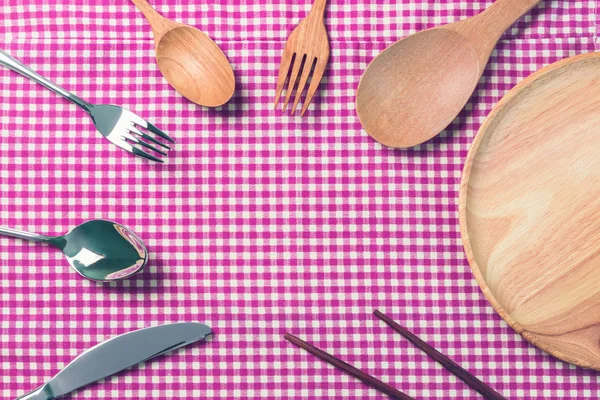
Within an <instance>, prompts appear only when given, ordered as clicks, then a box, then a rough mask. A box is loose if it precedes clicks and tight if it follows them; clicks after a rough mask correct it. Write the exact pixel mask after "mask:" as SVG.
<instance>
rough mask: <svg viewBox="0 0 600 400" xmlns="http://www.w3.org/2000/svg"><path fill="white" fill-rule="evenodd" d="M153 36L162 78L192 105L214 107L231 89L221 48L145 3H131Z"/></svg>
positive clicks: (142, 0)
mask: <svg viewBox="0 0 600 400" xmlns="http://www.w3.org/2000/svg"><path fill="white" fill-rule="evenodd" d="M131 1H132V2H133V4H135V5H136V7H137V8H139V9H140V11H141V12H142V13H143V14H144V16H145V17H146V19H147V20H148V22H150V25H151V26H152V32H153V33H154V42H155V44H156V61H157V62H158V69H160V72H162V74H163V76H164V77H165V79H166V80H167V81H168V82H169V83H170V84H171V86H173V87H174V88H175V90H177V91H178V92H179V93H180V94H181V95H182V96H184V97H185V98H187V99H189V100H191V101H193V102H194V103H196V104H199V105H202V106H207V107H217V106H220V105H223V104H225V103H227V101H229V99H230V98H231V96H233V91H234V90H235V79H234V76H233V70H232V69H231V66H230V65H229V61H227V57H225V55H224V54H223V52H222V51H221V49H219V47H218V46H217V45H216V44H215V42H213V41H212V40H211V39H210V38H209V37H208V36H206V34H205V33H204V32H202V31H200V30H198V29H196V28H193V27H191V26H188V25H184V24H180V23H177V22H173V21H171V20H168V19H166V18H164V17H163V16H162V15H160V14H159V13H158V12H157V11H156V10H154V9H153V8H152V6H150V4H148V2H147V1H146V0H131Z"/></svg>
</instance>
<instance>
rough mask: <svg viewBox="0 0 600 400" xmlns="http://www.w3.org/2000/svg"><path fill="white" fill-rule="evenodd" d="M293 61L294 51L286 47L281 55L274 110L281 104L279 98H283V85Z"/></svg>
mask: <svg viewBox="0 0 600 400" xmlns="http://www.w3.org/2000/svg"><path fill="white" fill-rule="evenodd" d="M293 62H294V53H293V52H291V51H288V49H287V47H286V48H285V49H284V50H283V54H282V55H281V65H280V66H279V76H278V77H277V88H276V89H275V103H274V105H273V109H274V110H276V109H277V105H279V99H280V98H281V91H282V90H283V85H284V84H285V78H287V76H288V73H289V72H290V66H291V65H292V63H293Z"/></svg>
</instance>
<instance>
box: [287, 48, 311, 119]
mask: <svg viewBox="0 0 600 400" xmlns="http://www.w3.org/2000/svg"><path fill="white" fill-rule="evenodd" d="M316 60H317V59H316V58H314V57H311V58H310V59H309V58H308V56H307V57H306V61H304V68H303V69H302V75H301V76H300V83H298V90H297V91H296V96H295V99H294V105H293V106H292V109H291V110H290V112H291V113H292V114H295V113H296V108H297V107H298V102H299V101H300V98H301V97H302V92H304V87H305V86H306V82H307V81H308V77H309V75H310V71H311V70H312V67H313V64H314V63H315V61H316Z"/></svg>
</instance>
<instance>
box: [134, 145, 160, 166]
mask: <svg viewBox="0 0 600 400" xmlns="http://www.w3.org/2000/svg"><path fill="white" fill-rule="evenodd" d="M131 152H132V153H133V154H135V155H136V156H140V157H143V158H147V159H148V160H152V161H156V162H159V163H164V161H163V160H161V159H160V158H156V157H154V156H153V155H151V154H148V153H146V152H145V151H143V150H140V149H138V148H137V147H133V148H132V149H131Z"/></svg>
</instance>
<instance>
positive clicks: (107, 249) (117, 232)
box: [0, 220, 148, 282]
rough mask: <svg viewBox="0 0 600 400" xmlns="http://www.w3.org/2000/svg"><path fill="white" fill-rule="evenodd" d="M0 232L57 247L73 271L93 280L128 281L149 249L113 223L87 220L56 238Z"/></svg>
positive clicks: (19, 232)
mask: <svg viewBox="0 0 600 400" xmlns="http://www.w3.org/2000/svg"><path fill="white" fill-rule="evenodd" d="M0 233H2V234H5V235H8V236H12V237H18V238H21V239H28V240H33V241H38V242H45V243H48V244H51V245H53V246H55V247H57V248H58V249H60V250H61V251H62V252H63V253H64V255H65V257H66V258H67V260H68V262H69V265H71V268H73V270H75V271H76V272H77V273H78V274H80V275H81V276H83V277H85V278H87V279H90V280H93V281H101V282H111V281H116V280H121V279H125V278H129V277H131V276H133V275H135V274H137V273H138V272H140V271H141V270H142V269H143V268H144V266H145V265H146V264H147V262H148V250H147V249H146V246H145V245H144V243H143V242H142V240H141V239H140V238H139V237H138V236H137V235H136V234H135V233H133V232H132V231H131V230H129V229H128V228H126V227H124V226H123V225H121V224H117V223H116V222H112V221H105V220H92V221H88V222H85V223H83V224H81V225H79V226H77V227H75V228H74V229H73V230H71V231H70V232H69V233H67V234H66V235H62V236H56V237H50V236H43V235H38V234H35V233H29V232H23V231H18V230H15V229H11V228H4V227H0Z"/></svg>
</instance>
